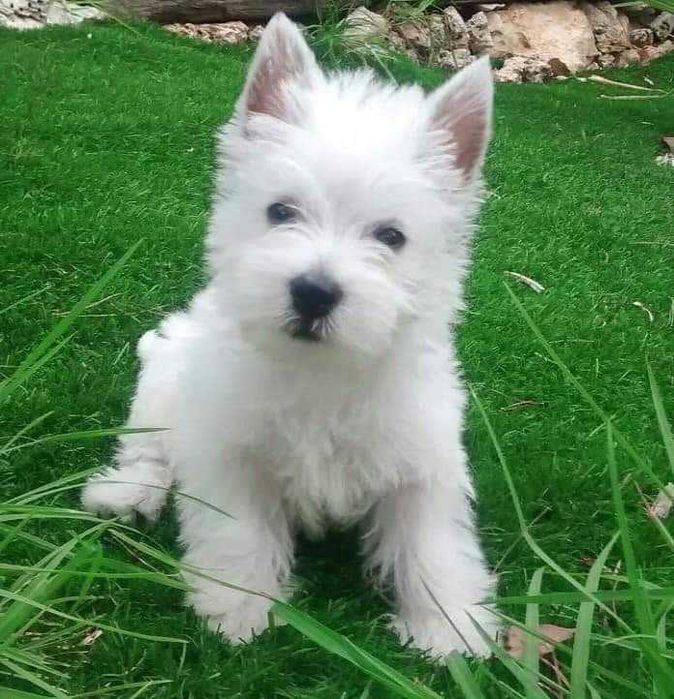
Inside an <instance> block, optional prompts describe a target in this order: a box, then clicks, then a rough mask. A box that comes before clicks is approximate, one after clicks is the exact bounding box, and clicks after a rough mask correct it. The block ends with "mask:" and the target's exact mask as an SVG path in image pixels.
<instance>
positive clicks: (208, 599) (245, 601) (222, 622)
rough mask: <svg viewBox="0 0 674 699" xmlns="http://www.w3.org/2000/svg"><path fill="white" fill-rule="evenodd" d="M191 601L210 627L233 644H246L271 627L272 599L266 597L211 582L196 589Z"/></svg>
mask: <svg viewBox="0 0 674 699" xmlns="http://www.w3.org/2000/svg"><path fill="white" fill-rule="evenodd" d="M189 601H190V604H191V606H192V607H193V608H194V611H195V612H196V613H197V614H198V615H199V616H202V617H205V619H206V622H207V624H208V628H209V629H211V631H214V632H215V633H218V634H220V635H221V636H223V637H224V638H225V639H227V640H228V641H229V642H230V643H235V644H238V643H247V642H248V641H250V640H252V639H253V638H254V637H255V636H258V635H259V634H261V633H262V632H263V631H265V630H266V629H267V628H268V627H269V615H270V612H271V606H272V601H271V600H269V599H267V598H265V597H260V596H258V595H252V594H248V593H245V592H238V591H235V590H231V589H228V588H220V590H219V591H215V590H214V589H213V587H211V586H210V585H209V586H208V587H207V589H203V590H195V591H194V592H193V593H192V594H191V596H190V600H189ZM275 621H276V619H275Z"/></svg>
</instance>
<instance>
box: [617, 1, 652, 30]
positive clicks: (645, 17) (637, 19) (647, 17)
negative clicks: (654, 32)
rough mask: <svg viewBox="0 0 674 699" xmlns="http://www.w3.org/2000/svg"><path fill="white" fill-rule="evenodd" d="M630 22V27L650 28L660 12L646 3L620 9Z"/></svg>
mask: <svg viewBox="0 0 674 699" xmlns="http://www.w3.org/2000/svg"><path fill="white" fill-rule="evenodd" d="M620 10H621V12H624V13H625V14H626V15H627V16H628V17H629V20H630V25H631V26H632V27H634V28H637V27H650V25H651V22H652V21H653V20H654V19H655V16H656V15H657V14H658V11H657V10H656V9H655V8H654V7H650V6H649V5H647V4H646V3H643V2H638V3H635V4H634V5H630V4H629V3H628V4H626V5H624V6H623V7H621V8H620Z"/></svg>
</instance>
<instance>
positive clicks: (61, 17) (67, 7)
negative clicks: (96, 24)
mask: <svg viewBox="0 0 674 699" xmlns="http://www.w3.org/2000/svg"><path fill="white" fill-rule="evenodd" d="M106 17H107V15H105V13H103V12H101V11H100V10H99V9H97V8H96V7H92V6H91V5H80V4H78V3H70V2H50V3H49V5H48V7H47V15H46V23H47V24H79V23H80V22H84V21H85V20H96V19H106Z"/></svg>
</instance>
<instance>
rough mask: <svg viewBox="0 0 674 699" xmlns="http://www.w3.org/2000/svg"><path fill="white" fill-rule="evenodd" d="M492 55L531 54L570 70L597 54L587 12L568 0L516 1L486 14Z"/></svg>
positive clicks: (576, 68) (579, 68)
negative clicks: (549, 0)
mask: <svg viewBox="0 0 674 699" xmlns="http://www.w3.org/2000/svg"><path fill="white" fill-rule="evenodd" d="M486 17H487V21H488V24H489V29H490V31H491V38H492V41H493V43H494V48H493V49H492V50H491V51H490V55H491V56H492V57H493V58H508V57H510V56H530V57H537V58H540V59H541V60H542V61H543V62H544V63H545V64H546V65H547V61H549V60H550V59H551V58H559V59H560V60H562V61H563V62H564V63H565V64H566V65H567V66H568V67H569V69H570V70H571V71H572V72H574V73H575V72H576V71H578V70H582V69H583V68H585V67H586V66H588V65H589V64H590V63H591V62H592V60H593V59H594V57H595V56H596V55H597V46H596V44H595V40H594V35H593V32H592V27H591V25H590V21H589V19H588V17H587V15H586V14H585V13H584V12H583V11H582V10H581V9H580V8H579V7H577V6H576V5H575V4H574V3H573V2H570V0H553V2H547V3H521V2H515V3H513V4H512V5H508V6H507V7H506V8H505V9H504V10H497V11H495V12H489V13H488V14H487V15H486Z"/></svg>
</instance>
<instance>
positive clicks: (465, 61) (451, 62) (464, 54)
mask: <svg viewBox="0 0 674 699" xmlns="http://www.w3.org/2000/svg"><path fill="white" fill-rule="evenodd" d="M474 60H475V56H473V55H472V54H471V52H470V51H469V50H468V49H453V50H450V49H441V50H440V51H438V55H437V57H436V59H435V62H436V63H437V64H438V65H439V66H442V67H443V68H451V69H452V70H460V69H461V68H465V67H466V66H467V65H469V64H470V63H472V62H473V61H474Z"/></svg>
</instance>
